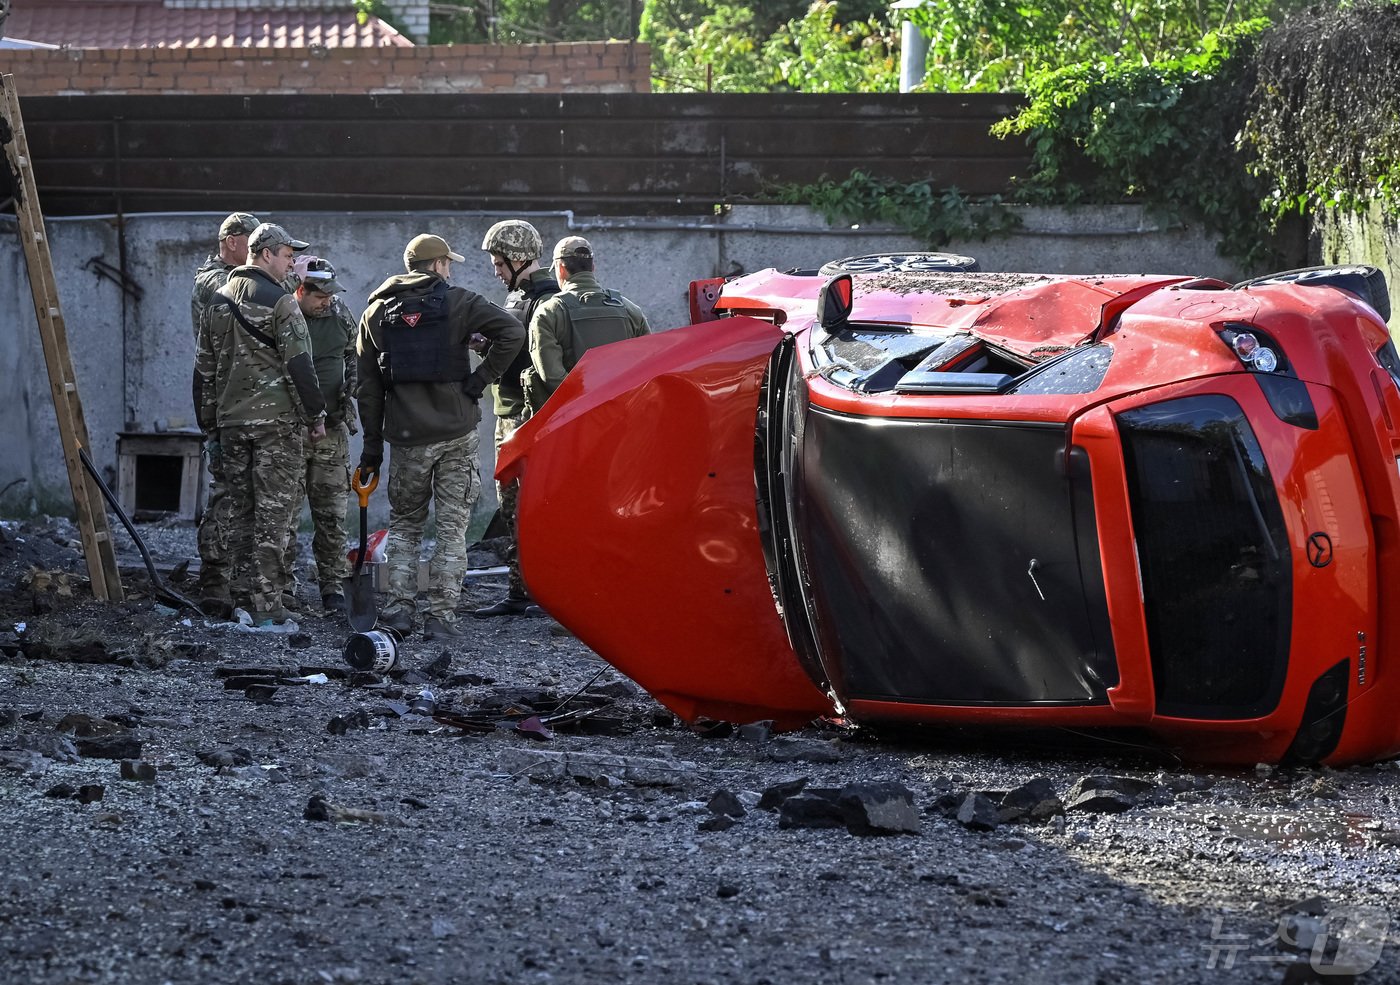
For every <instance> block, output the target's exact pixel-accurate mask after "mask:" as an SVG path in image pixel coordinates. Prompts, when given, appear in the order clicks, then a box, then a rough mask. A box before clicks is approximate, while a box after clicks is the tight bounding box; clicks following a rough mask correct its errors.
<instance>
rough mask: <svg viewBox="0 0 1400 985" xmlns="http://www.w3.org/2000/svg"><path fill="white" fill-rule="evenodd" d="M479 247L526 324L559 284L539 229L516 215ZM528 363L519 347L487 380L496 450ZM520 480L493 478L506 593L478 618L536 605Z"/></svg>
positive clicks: (510, 430)
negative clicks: (526, 567)
mask: <svg viewBox="0 0 1400 985" xmlns="http://www.w3.org/2000/svg"><path fill="white" fill-rule="evenodd" d="M481 248H482V249H483V250H485V251H486V252H487V253H488V254H489V255H490V257H491V266H492V269H494V270H495V273H496V276H497V277H499V278H500V280H501V283H503V284H505V285H506V291H507V294H506V303H505V309H506V310H507V311H509V312H510V313H511V314H512V315H514V316H515V317H516V318H517V319H518V320H519V321H520V327H521V328H526V329H528V328H529V327H530V318H531V317H532V316H533V315H534V313H535V309H536V308H538V307H539V305H540V303H541V302H542V301H544V300H546V299H548V298H552V297H553V296H554V295H556V294H558V293H559V284H558V282H556V281H555V279H554V277H553V276H552V275H551V274H550V272H549V271H548V270H545V269H544V268H542V267H541V266H540V258H541V256H542V255H543V254H544V240H543V239H542V238H541V237H540V234H539V230H537V229H536V228H535V227H534V226H532V225H530V223H528V222H525V221H523V220H521V219H507V220H505V221H504V222H498V223H496V224H495V225H494V226H492V227H491V228H490V229H488V230H487V231H486V236H485V238H484V239H482V241H481ZM529 367H530V352H529V349H528V348H522V349H521V350H520V354H519V355H517V356H516V357H515V361H514V362H512V363H511V364H510V367H509V368H508V369H507V370H506V371H505V373H504V375H502V376H501V378H500V379H499V380H497V381H496V383H494V384H493V385H492V388H491V389H492V391H493V393H492V396H493V398H494V400H495V410H496V452H497V454H499V453H500V450H501V445H503V444H505V441H506V439H507V438H509V437H510V436H511V435H512V434H514V433H515V429H516V428H518V427H519V426H520V425H521V423H522V422H523V421H524V420H525V416H524V414H525V391H524V390H522V389H521V388H520V374H521V373H523V372H524V371H525V370H526V369H528V368H529ZM519 492H520V483H519V482H518V481H517V482H509V483H505V484H502V483H499V482H498V483H496V495H497V497H498V498H499V500H500V503H501V517H502V518H503V519H504V520H505V522H506V530H507V539H506V545H507V546H506V557H505V560H506V564H507V565H509V567H510V576H509V587H508V588H507V589H506V597H505V598H503V599H501V600H500V601H498V602H494V603H492V604H491V605H488V606H484V607H482V608H480V609H477V610H476V611H474V612H473V613H472V615H474V616H476V617H477V618H478V619H487V618H490V617H491V616H510V615H521V614H532V613H533V612H538V611H539V607H538V606H536V605H535V604H534V600H533V599H531V598H530V592H529V590H528V589H526V587H525V581H524V579H523V578H521V577H520V562H519V557H518V555H519V546H518V545H519V538H518V535H517V532H516V526H515V522H516V521H515V502H516V497H517V496H518V495H519Z"/></svg>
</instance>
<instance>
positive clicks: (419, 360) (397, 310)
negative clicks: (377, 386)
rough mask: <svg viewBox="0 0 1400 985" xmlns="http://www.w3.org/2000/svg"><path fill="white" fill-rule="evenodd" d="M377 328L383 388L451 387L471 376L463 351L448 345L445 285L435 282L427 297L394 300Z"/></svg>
mask: <svg viewBox="0 0 1400 985" xmlns="http://www.w3.org/2000/svg"><path fill="white" fill-rule="evenodd" d="M380 325H381V327H382V328H383V330H384V350H383V351H382V352H381V353H380V356H379V369H380V371H381V372H382V373H383V374H384V382H385V384H386V385H388V386H393V385H394V384H396V383H451V382H454V381H461V380H465V379H466V378H467V377H468V376H470V375H471V362H470V356H469V354H468V349H467V347H466V346H465V345H462V344H460V343H458V344H455V345H454V344H453V342H452V326H451V325H450V324H449V323H448V319H447V282H446V281H444V280H439V281H438V282H437V283H436V284H434V285H433V289H432V291H431V292H430V293H428V294H420V295H415V296H402V295H401V296H399V297H396V298H394V299H393V300H392V301H390V302H389V303H388V304H386V305H385V306H384V317H383V319H382V320H381V321H380Z"/></svg>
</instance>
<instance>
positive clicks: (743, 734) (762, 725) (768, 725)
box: [739, 718, 773, 745]
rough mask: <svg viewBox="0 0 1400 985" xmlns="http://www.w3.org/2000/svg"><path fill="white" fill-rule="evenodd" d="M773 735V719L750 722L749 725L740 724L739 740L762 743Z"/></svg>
mask: <svg viewBox="0 0 1400 985" xmlns="http://www.w3.org/2000/svg"><path fill="white" fill-rule="evenodd" d="M772 737H773V720H772V719H771V718H769V719H764V720H763V721H761V722H749V723H748V724H747V725H740V726H739V741H740V742H752V743H755V744H757V745H762V744H763V743H765V742H767V741H768V740H769V739H771V738H772Z"/></svg>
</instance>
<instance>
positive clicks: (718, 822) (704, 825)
mask: <svg viewBox="0 0 1400 985" xmlns="http://www.w3.org/2000/svg"><path fill="white" fill-rule="evenodd" d="M738 823H739V822H738V821H735V820H734V819H733V818H732V817H730V816H729V815H728V814H716V815H715V816H714V817H710V818H706V819H705V820H703V821H701V822H700V825H699V830H701V831H728V830H729V829H730V828H732V827H734V825H736V824H738Z"/></svg>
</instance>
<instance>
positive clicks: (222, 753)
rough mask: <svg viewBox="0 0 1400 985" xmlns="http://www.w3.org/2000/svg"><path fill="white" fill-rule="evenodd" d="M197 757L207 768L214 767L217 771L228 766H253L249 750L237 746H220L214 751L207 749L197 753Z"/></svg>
mask: <svg viewBox="0 0 1400 985" xmlns="http://www.w3.org/2000/svg"><path fill="white" fill-rule="evenodd" d="M195 756H196V757H198V759H199V761H200V762H201V763H203V764H204V765H205V766H213V767H214V768H215V769H219V768H221V767H226V766H252V765H253V754H252V753H251V752H249V751H248V750H247V749H243V748H241V747H237V746H219V747H217V748H214V749H206V750H203V751H202V752H197V753H195Z"/></svg>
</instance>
